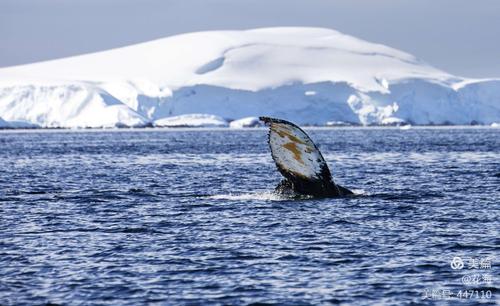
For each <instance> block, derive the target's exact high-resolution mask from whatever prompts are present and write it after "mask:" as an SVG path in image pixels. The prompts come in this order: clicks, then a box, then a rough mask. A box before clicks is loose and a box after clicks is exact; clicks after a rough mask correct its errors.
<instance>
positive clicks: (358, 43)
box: [0, 27, 500, 128]
mask: <svg viewBox="0 0 500 306" xmlns="http://www.w3.org/2000/svg"><path fill="white" fill-rule="evenodd" d="M261 115H264V116H273V117H280V118H283V119H287V120H291V121H294V122H296V123H298V124H301V125H313V126H329V125H344V124H346V125H404V124H412V125H443V124H446V125H447V124H450V125H469V124H484V125H492V124H494V123H497V122H500V79H469V78H464V77H459V76H454V75H451V74H448V73H446V72H444V71H441V70H439V69H437V68H434V67H432V66H431V65H429V64H427V63H425V62H424V61H422V60H420V59H417V58H416V57H414V56H413V55H410V54H408V53H405V52H402V51H399V50H396V49H393V48H390V47H387V46H384V45H380V44H375V43H370V42H367V41H363V40H360V39H357V38H355V37H352V36H349V35H346V34H343V33H340V32H338V31H335V30H332V29H324V28H299V27H280V28H263V29H253V30H245V31H208V32H196V33H189V34H182V35H176V36H172V37H167V38H163V39H159V40H154V41H150V42H146V43H141V44H137V45H132V46H127V47H123V48H118V49H112V50H108V51H103V52H97V53H92V54H86V55H80V56H74V57H69V58H64V59H58V60H52V61H46V62H40V63H34V64H28V65H22V66H14V67H7V68H2V69H0V118H1V119H0V127H12V128H14V127H43V128H60V127H62V128H87V127H91V128H99V127H144V126H167V127H175V126H217V127H233V128H240V127H246V126H258V123H256V122H255V117H258V116H261Z"/></svg>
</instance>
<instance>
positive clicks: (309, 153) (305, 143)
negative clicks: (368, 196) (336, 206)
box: [259, 116, 354, 198]
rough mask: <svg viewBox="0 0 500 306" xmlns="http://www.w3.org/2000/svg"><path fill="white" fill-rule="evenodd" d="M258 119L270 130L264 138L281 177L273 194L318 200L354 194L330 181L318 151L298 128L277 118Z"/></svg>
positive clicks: (307, 136) (329, 174)
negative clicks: (317, 198)
mask: <svg viewBox="0 0 500 306" xmlns="http://www.w3.org/2000/svg"><path fill="white" fill-rule="evenodd" d="M259 119H260V120H261V121H262V122H264V124H265V125H266V126H268V127H269V133H268V138H267V139H268V144H269V148H270V149H271V156H272V159H273V160H274V162H275V164H276V167H277V169H278V171H279V172H280V173H281V175H282V176H283V179H282V180H281V181H280V182H279V183H278V185H277V186H276V188H275V190H274V192H275V193H277V194H283V195H305V196H312V197H319V198H335V197H345V196H350V195H353V194H354V193H353V192H352V191H350V190H349V189H347V188H345V187H342V186H340V185H338V184H336V183H335V182H334V181H333V178H332V174H331V172H330V169H329V168H328V164H327V163H326V161H325V159H324V158H323V155H322V154H321V152H320V150H319V149H318V147H317V146H316V144H314V142H313V141H312V139H311V138H310V137H309V135H307V133H306V132H304V130H302V129H301V128H300V127H299V126H298V125H296V124H294V123H292V122H289V121H286V120H283V119H278V118H271V117H265V116H261V117H259Z"/></svg>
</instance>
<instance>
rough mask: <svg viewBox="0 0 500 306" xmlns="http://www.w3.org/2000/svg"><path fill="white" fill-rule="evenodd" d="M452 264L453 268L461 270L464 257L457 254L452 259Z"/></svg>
mask: <svg viewBox="0 0 500 306" xmlns="http://www.w3.org/2000/svg"><path fill="white" fill-rule="evenodd" d="M450 266H451V268H452V269H453V270H461V269H463V267H464V261H463V260H462V258H460V257H458V256H456V257H453V259H452V260H451V263H450Z"/></svg>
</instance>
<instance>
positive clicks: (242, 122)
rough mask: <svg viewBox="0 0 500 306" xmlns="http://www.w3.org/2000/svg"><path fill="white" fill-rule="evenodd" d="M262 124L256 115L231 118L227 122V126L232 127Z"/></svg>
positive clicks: (238, 127) (239, 127)
mask: <svg viewBox="0 0 500 306" xmlns="http://www.w3.org/2000/svg"><path fill="white" fill-rule="evenodd" d="M259 126H264V125H263V124H262V122H261V121H260V120H259V118H258V117H246V118H241V119H238V120H233V121H231V122H230V123H229V127H230V128H233V129H241V128H248V127H259Z"/></svg>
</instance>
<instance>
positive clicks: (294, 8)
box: [0, 0, 500, 77]
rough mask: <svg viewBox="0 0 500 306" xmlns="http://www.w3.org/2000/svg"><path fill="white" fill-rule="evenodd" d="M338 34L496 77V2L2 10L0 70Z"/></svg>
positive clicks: (95, 3) (27, 4) (107, 3)
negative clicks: (312, 29)
mask: <svg viewBox="0 0 500 306" xmlns="http://www.w3.org/2000/svg"><path fill="white" fill-rule="evenodd" d="M270 26H317V27H326V28H333V29H336V30H338V31H341V32H343V33H345V34H349V35H353V36H356V37H359V38H362V39H365V40H368V41H371V42H376V43H382V44H385V45H388V46H390V47H394V48H397V49H401V50H403V51H406V52H409V53H411V54H413V55H415V56H417V57H418V58H420V59H423V60H424V61H426V62H428V63H430V64H432V65H433V66H435V67H437V68H440V69H443V70H445V71H447V72H450V73H453V74H456V75H459V76H465V77H500V0H413V1H410V0H338V1H337V0H140V1H139V0H137V1H132V0H0V67H5V66H11V65H18V64H25V63H30V62H36V61H41V60H48V59H54V58H60V57H66V56H71V55H77V54H83V53H88V52H94V51H100V50H106V49H110V48H114V47H120V46H125V45H129V44H133V43H138V42H143V41H148V40H151V39H156V38H162V37H166V36H170V35H174V34H179V33H185V32H192V31H202V30H230V29H248V28H255V27H270Z"/></svg>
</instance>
